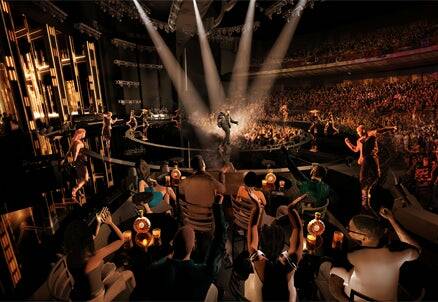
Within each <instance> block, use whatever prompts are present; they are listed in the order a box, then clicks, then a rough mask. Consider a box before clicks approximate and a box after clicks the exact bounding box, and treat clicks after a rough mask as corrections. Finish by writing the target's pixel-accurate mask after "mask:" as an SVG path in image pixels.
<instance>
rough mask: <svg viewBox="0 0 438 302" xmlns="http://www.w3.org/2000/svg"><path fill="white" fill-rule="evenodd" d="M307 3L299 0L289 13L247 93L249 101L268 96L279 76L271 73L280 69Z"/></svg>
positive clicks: (306, 0)
mask: <svg viewBox="0 0 438 302" xmlns="http://www.w3.org/2000/svg"><path fill="white" fill-rule="evenodd" d="M307 2H308V0H299V2H298V3H297V5H296V7H295V8H294V9H293V11H292V12H291V13H290V16H289V17H288V19H289V20H290V22H287V23H286V24H285V25H284V27H283V29H282V31H281V33H280V35H279V36H278V38H277V40H276V41H275V44H274V46H273V47H272V49H271V50H270V51H269V53H268V56H267V57H266V59H265V61H264V62H263V64H262V67H261V68H260V71H259V72H258V75H257V77H256V79H255V80H254V83H253V85H252V86H251V89H250V92H249V99H250V100H251V101H253V100H260V99H266V96H267V95H268V94H269V92H270V90H271V88H272V85H273V84H274V81H275V79H276V78H277V76H278V74H279V73H278V72H273V71H275V70H278V69H279V68H280V67H281V64H282V61H283V59H284V57H285V55H286V53H287V50H288V48H289V45H290V43H291V41H292V38H293V36H294V33H295V30H296V28H297V26H298V23H299V21H300V19H301V15H302V11H303V10H304V8H305V7H306V5H307Z"/></svg>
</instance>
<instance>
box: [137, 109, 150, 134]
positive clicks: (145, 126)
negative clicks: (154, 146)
mask: <svg viewBox="0 0 438 302" xmlns="http://www.w3.org/2000/svg"><path fill="white" fill-rule="evenodd" d="M150 116H151V114H150V112H149V110H148V109H142V110H141V114H140V115H139V116H137V117H138V118H141V120H142V122H143V124H142V127H143V132H142V139H143V140H144V141H147V140H148V128H149V122H148V119H149V118H150Z"/></svg>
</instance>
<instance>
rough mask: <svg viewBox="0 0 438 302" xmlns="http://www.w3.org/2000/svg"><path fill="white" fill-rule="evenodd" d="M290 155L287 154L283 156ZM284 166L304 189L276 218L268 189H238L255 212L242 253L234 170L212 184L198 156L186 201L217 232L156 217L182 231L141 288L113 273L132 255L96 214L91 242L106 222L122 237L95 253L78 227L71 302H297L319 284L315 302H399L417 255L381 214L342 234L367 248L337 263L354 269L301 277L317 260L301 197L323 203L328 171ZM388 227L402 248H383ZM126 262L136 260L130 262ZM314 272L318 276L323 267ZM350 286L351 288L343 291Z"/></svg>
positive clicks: (358, 219)
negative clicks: (360, 299) (359, 301)
mask: <svg viewBox="0 0 438 302" xmlns="http://www.w3.org/2000/svg"><path fill="white" fill-rule="evenodd" d="M284 152H286V153H287V150H284ZM285 155H286V154H285ZM288 160H289V169H290V172H291V175H290V178H291V179H292V178H294V177H298V178H299V179H297V181H299V183H300V185H299V190H298V191H295V190H292V189H291V190H290V191H286V192H285V196H287V198H288V200H289V201H288V204H287V205H286V206H284V207H282V210H279V211H277V215H276V217H269V218H270V219H269V220H266V219H265V217H266V216H267V214H266V213H265V209H266V207H267V206H268V205H269V203H270V202H272V201H271V199H270V197H269V196H270V195H269V194H266V191H265V190H266V189H265V188H262V186H261V179H260V178H258V177H257V175H256V174H255V173H254V172H247V174H246V175H245V177H244V181H243V183H242V185H241V186H240V187H239V189H238V190H237V192H235V194H236V196H237V197H238V198H243V199H246V200H247V201H249V202H250V203H252V204H253V206H252V210H250V213H251V214H250V216H249V220H248V225H247V230H246V235H245V236H246V242H247V244H246V248H243V245H240V248H239V245H237V247H235V246H234V245H235V243H234V241H233V239H232V235H231V232H230V231H229V230H230V227H231V224H232V223H233V215H235V214H233V213H232V212H230V211H229V209H230V204H229V202H227V201H226V200H227V198H228V197H227V196H225V192H226V183H225V178H226V177H225V176H226V174H227V173H229V172H232V171H233V170H232V169H231V168H230V166H229V165H228V166H225V167H224V168H223V169H222V170H221V171H220V173H219V177H215V176H213V175H212V174H210V173H209V172H207V171H206V164H205V162H204V161H203V159H202V157H201V156H195V157H194V158H193V159H192V166H193V168H194V171H193V174H192V175H190V176H188V177H187V178H185V179H184V180H183V181H182V183H181V184H180V189H181V196H180V198H182V200H184V202H186V203H187V204H191V205H196V206H197V207H202V208H204V209H208V210H209V211H210V214H211V215H212V217H213V223H214V227H212V228H211V229H210V230H209V231H208V232H207V234H205V232H200V231H199V229H197V225H196V224H192V222H191V220H190V219H192V217H194V216H196V215H199V213H197V212H196V211H195V212H192V213H185V214H186V215H182V216H178V214H177V212H176V211H174V209H171V211H169V212H166V213H162V214H160V215H166V216H167V217H169V218H170V219H173V220H175V222H176V223H177V224H178V226H179V227H178V229H177V230H176V232H175V234H174V236H173V238H172V239H171V242H169V243H170V244H171V248H170V250H168V251H167V252H166V254H164V255H162V256H161V257H160V258H154V257H155V256H152V254H151V256H150V257H149V258H151V259H150V260H151V261H150V262H148V263H147V264H145V263H144V262H140V263H141V265H144V267H143V268H141V267H140V268H139V267H138V264H137V265H136V267H135V269H136V271H138V270H141V271H144V275H145V276H146V277H145V278H142V279H138V280H137V281H136V279H137V277H134V274H133V273H132V272H131V271H130V270H127V269H123V268H116V267H115V265H114V264H113V263H112V262H111V258H109V257H110V255H111V254H116V255H117V256H115V257H113V259H117V258H118V257H120V256H121V255H123V253H122V254H120V253H118V250H119V249H121V248H122V246H123V248H122V249H126V244H124V242H125V240H127V238H126V237H125V236H124V235H123V234H122V232H121V230H120V229H119V228H118V227H117V226H116V224H115V223H114V222H113V220H112V218H111V214H110V213H109V211H108V209H103V210H102V211H101V212H99V213H98V214H97V216H96V218H97V230H96V233H95V235H98V234H99V229H100V226H101V223H104V224H107V225H108V226H109V227H110V228H111V229H113V230H114V232H115V233H116V237H117V238H116V240H115V241H113V242H110V243H108V244H107V245H106V246H104V247H103V248H101V249H96V248H95V247H94V242H93V238H94V236H93V234H91V232H90V230H89V227H88V226H87V225H86V224H85V223H83V222H79V221H75V222H73V223H72V224H71V225H70V226H69V227H68V228H67V230H66V232H65V252H66V255H67V259H68V266H69V270H70V271H71V273H72V275H73V278H74V281H75V283H74V284H75V285H74V288H73V291H72V294H71V298H72V299H73V300H93V301H113V300H128V299H129V296H130V295H131V294H132V295H131V299H141V300H154V301H156V300H197V301H199V300H204V299H207V301H218V300H220V299H223V298H224V299H225V298H228V299H239V300H249V301H264V300H265V301H271V300H282V301H285V300H286V301H296V300H297V299H298V298H299V296H300V295H304V292H303V288H299V287H298V285H299V284H303V283H309V282H310V283H315V284H318V288H316V287H314V288H313V291H314V293H313V294H315V296H314V297H316V296H318V295H319V298H320V299H322V300H324V299H327V298H328V297H336V299H339V300H344V298H345V297H347V296H345V295H346V294H347V295H349V294H350V292H351V289H353V290H354V291H355V292H359V293H361V294H362V295H365V296H368V297H370V298H373V299H382V298H384V299H385V300H386V299H394V298H396V295H397V286H398V279H399V269H400V266H401V265H402V264H403V262H405V261H413V260H415V259H417V258H418V256H419V252H420V247H419V246H418V244H417V243H416V242H415V241H413V240H412V239H411V238H410V237H409V236H408V235H407V234H406V233H405V232H404V231H403V230H402V229H401V227H400V226H399V225H398V223H397V221H396V219H395V218H394V216H393V215H392V213H391V212H390V211H389V210H387V209H384V210H382V211H381V216H382V217H383V219H382V218H381V219H380V220H379V219H377V218H376V217H370V216H366V215H359V216H355V217H353V219H352V220H351V222H350V224H349V225H348V226H346V229H342V228H341V231H343V232H344V235H345V238H346V240H347V239H348V240H349V241H351V243H352V244H354V243H355V242H358V243H360V245H361V246H362V248H361V249H360V250H357V249H356V250H354V251H344V252H340V251H338V252H339V253H341V254H340V255H344V256H342V257H345V256H347V258H348V260H349V262H350V263H351V266H352V267H353V268H352V269H350V270H347V269H348V267H346V269H341V268H337V267H336V268H335V267H334V268H332V269H331V267H332V264H330V263H324V264H323V265H322V266H321V268H320V270H319V273H318V270H317V269H316V270H314V273H313V274H310V277H309V275H308V274H307V275H303V274H302V273H298V272H299V271H300V267H301V266H306V265H308V263H307V264H304V262H308V261H312V260H310V259H313V258H306V259H305V256H304V255H305V254H307V253H311V249H310V247H309V246H308V245H307V246H306V244H305V234H304V232H305V231H304V230H305V229H306V224H307V221H306V220H302V219H303V216H302V212H301V207H302V201H303V200H304V199H307V200H308V198H304V199H303V197H309V198H310V200H312V201H313V202H315V203H317V202H319V201H321V200H325V199H327V198H330V191H331V189H330V187H329V186H328V185H327V184H326V183H325V182H324V181H323V180H322V179H323V178H324V173H323V172H324V171H323V170H321V169H318V168H315V169H314V170H313V171H312V172H311V178H307V177H306V176H304V175H302V173H301V172H297V169H296V166H295V164H294V163H293V160H292V159H290V158H289V159H288ZM159 173H163V172H159ZM167 186H168V185H167ZM163 187H166V185H164V186H163ZM157 191H160V190H159V189H158V190H157ZM303 193H304V195H303ZM169 195H170V194H169ZM224 197H225V198H224ZM186 211H187V209H186ZM188 211H189V212H190V209H189V210H188ZM151 215H158V214H151ZM385 220H388V221H389V223H390V225H391V226H392V227H393V229H394V230H395V233H396V234H397V235H398V237H399V239H400V241H402V242H405V244H391V245H385V242H387V240H385V239H384V237H385V235H384V234H386V233H385V232H384V222H385ZM370 221H371V222H370ZM388 234H390V233H388ZM288 237H289V240H287V238H288ZM128 240H130V239H129V238H128ZM330 240H331V239H330ZM227 245H231V246H232V248H237V249H238V250H239V252H240V253H239V255H238V256H237V257H236V258H235V259H233V258H232V257H231V256H230V251H229V249H227ZM128 246H129V245H128ZM125 253H126V251H125ZM143 253H146V254H147V253H149V251H148V250H144V251H143ZM376 255H377V256H376ZM230 257H231V258H230ZM227 259H228V260H227ZM325 259H327V258H325ZM130 261H135V260H133V258H131V259H130ZM364 262H366V268H367V269H368V270H370V272H371V273H372V274H376V272H377V274H379V273H378V272H381V271H385V272H389V273H390V274H391V278H389V279H387V281H385V282H380V281H379V280H380V279H375V278H370V277H369V274H368V273H365V274H363V273H361V272H362V270H363V268H362V266H363V263H364ZM314 264H315V263H314ZM316 266H317V268H318V267H319V263H318V262H316ZM351 266H350V267H351ZM306 269H308V268H307V266H306ZM330 269H331V270H330ZM227 270H231V271H232V273H231V275H230V274H227V273H226V272H225V271H227ZM224 272H225V273H224ZM330 274H331V275H332V277H331V276H330ZM236 276H237V277H236ZM339 278H343V280H344V281H340V279H339ZM139 280H141V284H140V283H139ZM376 282H377V285H378V286H376ZM329 285H330V286H329ZM335 285H337V287H335ZM344 285H345V286H346V287H347V288H346V289H345V291H344V290H343V286H344ZM317 292H319V294H318V295H316V293H317ZM326 295H330V296H326ZM347 298H348V297H347Z"/></svg>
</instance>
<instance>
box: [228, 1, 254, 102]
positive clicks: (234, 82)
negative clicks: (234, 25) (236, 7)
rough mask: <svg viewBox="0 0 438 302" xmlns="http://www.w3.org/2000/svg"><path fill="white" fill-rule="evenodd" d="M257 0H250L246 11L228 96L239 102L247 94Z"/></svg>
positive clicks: (232, 100)
mask: <svg viewBox="0 0 438 302" xmlns="http://www.w3.org/2000/svg"><path fill="white" fill-rule="evenodd" d="M255 2H256V0H250V2H249V6H248V11H247V13H246V18H245V24H244V26H243V31H242V36H241V38H240V42H239V49H238V51H237V55H236V59H235V61H234V66H233V73H232V76H231V82H230V87H229V90H228V96H229V97H230V100H231V102H233V103H234V102H238V99H239V98H240V97H243V96H244V95H245V94H246V89H247V85H248V69H249V63H250V57H251V42H252V33H253V26H254V12H255Z"/></svg>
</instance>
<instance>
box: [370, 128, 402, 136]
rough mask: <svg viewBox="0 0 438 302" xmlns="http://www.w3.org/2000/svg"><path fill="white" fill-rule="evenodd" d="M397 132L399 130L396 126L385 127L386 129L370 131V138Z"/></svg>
mask: <svg viewBox="0 0 438 302" xmlns="http://www.w3.org/2000/svg"><path fill="white" fill-rule="evenodd" d="M395 130H397V127H396V126H391V127H384V128H379V129H375V130H371V131H368V135H369V136H376V135H378V134H382V133H385V132H389V131H395Z"/></svg>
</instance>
